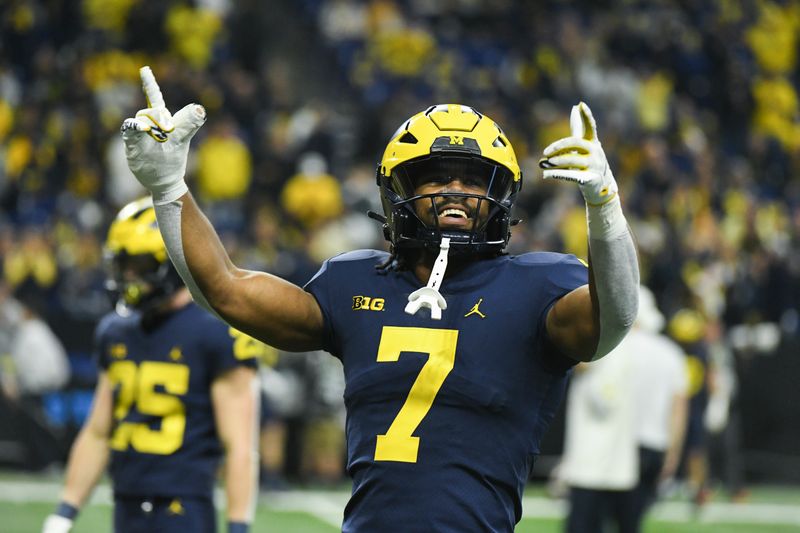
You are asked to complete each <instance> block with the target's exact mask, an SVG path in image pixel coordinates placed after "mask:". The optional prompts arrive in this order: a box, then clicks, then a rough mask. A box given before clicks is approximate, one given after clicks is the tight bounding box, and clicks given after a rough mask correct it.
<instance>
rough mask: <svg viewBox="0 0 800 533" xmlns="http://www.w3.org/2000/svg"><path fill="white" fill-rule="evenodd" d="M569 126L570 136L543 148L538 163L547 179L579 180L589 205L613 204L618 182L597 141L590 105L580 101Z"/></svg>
mask: <svg viewBox="0 0 800 533" xmlns="http://www.w3.org/2000/svg"><path fill="white" fill-rule="evenodd" d="M569 126H570V130H571V134H572V135H571V136H570V137H565V138H563V139H559V140H558V141H556V142H554V143H553V144H551V145H550V146H548V147H547V148H545V149H544V154H543V155H544V157H543V158H542V159H541V160H539V167H540V168H542V169H544V172H543V177H544V179H558V180H568V181H577V182H578V183H579V184H580V188H581V192H582V193H583V198H584V200H586V203H587V205H590V206H593V207H596V206H600V205H603V204H606V203H608V202H610V201H611V200H613V199H614V198H616V196H617V190H618V188H617V182H616V180H614V175H613V174H612V173H611V168H609V166H608V161H607V160H606V154H605V153H604V152H603V147H602V146H601V145H600V141H599V140H598V139H597V124H596V123H595V121H594V117H593V116H592V110H591V109H589V106H588V105H586V104H585V103H583V102H581V103H579V104H578V105H575V106H572V113H570V116H569Z"/></svg>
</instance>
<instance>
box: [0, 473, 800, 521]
mask: <svg viewBox="0 0 800 533" xmlns="http://www.w3.org/2000/svg"><path fill="white" fill-rule="evenodd" d="M60 493H61V485H60V484H59V483H57V482H53V481H0V501H5V502H12V503H30V502H42V503H53V504H55V502H57V501H58V498H59V496H60ZM220 496H221V493H220V492H218V493H217V497H218V498H219V500H220V501H221V500H222V498H220ZM348 497H349V494H348V493H347V492H343V491H333V492H330V491H304V490H292V491H276V492H267V493H262V494H261V496H260V500H259V504H260V505H262V506H264V507H266V508H268V509H272V510H275V511H299V512H306V513H309V514H311V515H313V516H315V517H316V518H318V519H320V520H322V521H323V522H325V523H328V524H331V525H332V526H334V527H340V526H341V523H342V511H343V510H344V506H345V504H346V503H347V499H348ZM111 501H112V498H111V490H110V487H109V486H108V485H100V486H99V487H97V489H96V490H95V491H94V494H93V495H92V499H91V502H90V503H91V504H94V505H111ZM522 509H523V513H522V516H523V518H556V519H557V518H563V517H564V516H565V515H566V510H567V505H566V502H564V501H563V500H551V499H549V498H542V497H535V496H529V497H525V498H523V500H522ZM651 514H652V517H653V518H654V519H656V520H659V521H663V522H679V523H686V522H693V521H699V522H704V523H719V524H740V523H744V524H788V525H797V526H800V504H799V505H790V504H776V503H736V504H734V503H724V502H719V503H716V502H710V503H708V504H706V505H704V506H703V507H702V509H701V510H700V511H699V512H698V513H695V508H694V506H692V505H691V504H689V503H686V502H662V503H658V504H656V505H655V507H654V508H653V510H652V511H651Z"/></svg>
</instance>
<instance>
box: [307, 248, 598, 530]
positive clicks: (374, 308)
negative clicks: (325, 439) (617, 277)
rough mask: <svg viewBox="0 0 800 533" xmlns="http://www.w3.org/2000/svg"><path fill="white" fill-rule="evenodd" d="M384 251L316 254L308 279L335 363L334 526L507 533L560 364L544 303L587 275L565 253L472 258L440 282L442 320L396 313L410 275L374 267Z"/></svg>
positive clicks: (566, 362) (559, 378) (566, 364)
mask: <svg viewBox="0 0 800 533" xmlns="http://www.w3.org/2000/svg"><path fill="white" fill-rule="evenodd" d="M386 258H387V255H386V254H385V253H383V252H377V251H358V252H351V253H348V254H344V255H341V256H338V257H335V258H333V259H331V260H329V261H327V262H326V263H325V264H324V265H323V267H322V269H321V270H320V272H319V273H318V274H317V275H316V276H315V277H314V278H313V279H312V280H311V281H310V282H309V283H308V285H307V286H306V290H308V291H310V292H311V293H312V294H313V295H314V296H315V297H316V299H317V301H318V302H319V304H320V307H321V308H322V311H323V314H324V320H325V341H324V342H325V349H326V350H328V351H329V352H331V353H332V354H333V355H335V356H336V357H338V358H340V359H341V360H342V363H343V365H344V372H345V380H346V388H345V394H344V396H345V403H346V406H347V443H348V473H349V474H350V476H351V477H352V478H353V493H352V496H351V498H350V501H349V503H348V504H347V507H346V509H345V517H344V525H343V530H344V531H345V532H371V531H403V532H417V531H419V532H423V531H424V532H430V531H437V532H458V533H465V532H471V531H476V532H478V531H480V532H491V531H503V532H508V531H513V529H514V524H516V523H517V522H518V521H519V519H520V516H521V498H522V492H523V488H524V485H525V482H526V481H527V478H528V475H529V471H530V467H531V466H532V463H533V460H534V458H535V456H536V454H537V453H538V451H539V441H540V440H541V437H542V434H543V432H544V431H545V429H546V428H547V426H548V424H549V423H550V421H551V420H552V418H553V416H554V415H555V413H556V409H557V407H558V404H559V403H560V401H561V399H562V397H563V393H564V388H565V383H566V379H567V376H568V374H569V369H570V368H571V367H572V365H573V364H574V363H575V361H572V360H570V359H568V358H566V357H564V356H563V355H560V354H558V353H556V352H555V351H554V350H553V349H552V347H551V346H550V345H549V343H548V342H547V339H546V335H545V317H546V315H547V311H548V310H549V309H550V307H551V306H552V305H553V304H554V303H555V301H556V300H557V299H559V298H560V297H561V296H563V295H565V294H566V293H568V292H570V291H571V290H573V289H575V288H576V287H579V286H581V285H584V284H586V283H587V272H588V271H587V269H586V267H585V266H584V265H583V264H582V263H581V262H579V261H578V260H577V259H576V258H575V257H574V256H568V255H562V254H554V253H530V254H525V255H522V256H518V257H513V256H500V257H497V258H494V259H489V260H483V261H478V262H476V263H473V264H471V265H469V266H467V267H466V268H465V269H464V270H462V271H460V272H458V273H457V274H455V275H451V276H449V277H447V278H446V279H445V280H444V281H443V283H442V285H441V287H440V292H441V293H442V295H443V296H444V298H445V300H446V301H447V309H446V310H445V311H444V312H443V316H442V320H432V319H431V318H430V313H429V311H428V310H427V309H424V310H421V311H420V312H419V313H417V314H416V315H413V316H412V315H409V314H406V313H405V312H404V308H405V306H406V303H407V301H408V296H409V294H410V293H411V292H413V291H415V290H416V289H418V288H420V286H421V285H422V284H421V282H420V281H419V280H418V279H417V278H416V277H415V276H414V274H413V273H412V272H408V271H405V272H397V271H388V272H385V271H381V270H377V269H376V268H375V266H376V265H377V264H380V263H381V262H383V261H385V260H386Z"/></svg>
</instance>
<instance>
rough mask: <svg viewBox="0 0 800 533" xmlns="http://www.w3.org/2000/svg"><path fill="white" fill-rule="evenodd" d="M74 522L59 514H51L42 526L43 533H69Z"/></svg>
mask: <svg viewBox="0 0 800 533" xmlns="http://www.w3.org/2000/svg"><path fill="white" fill-rule="evenodd" d="M71 529H72V520H70V519H69V518H66V517H64V516H59V515H57V514H51V515H50V516H48V517H47V519H46V520H45V521H44V524H43V525H42V533H69V531H70V530H71Z"/></svg>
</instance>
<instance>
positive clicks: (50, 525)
mask: <svg viewBox="0 0 800 533" xmlns="http://www.w3.org/2000/svg"><path fill="white" fill-rule="evenodd" d="M76 516H78V508H77V507H75V506H73V505H71V504H69V503H67V502H64V501H62V502H61V503H59V504H58V507H57V508H56V511H55V513H53V514H51V515H50V516H48V517H47V519H46V520H45V521H44V526H43V527H42V533H69V531H70V530H71V529H72V524H73V522H74V520H75V517H76Z"/></svg>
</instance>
